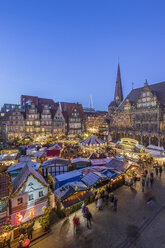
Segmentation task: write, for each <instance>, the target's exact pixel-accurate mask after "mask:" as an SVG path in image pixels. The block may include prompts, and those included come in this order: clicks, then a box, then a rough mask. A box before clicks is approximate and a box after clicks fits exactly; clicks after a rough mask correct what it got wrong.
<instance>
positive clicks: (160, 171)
mask: <svg viewBox="0 0 165 248" xmlns="http://www.w3.org/2000/svg"><path fill="white" fill-rule="evenodd" d="M159 173H160V177H161V175H162V166H160V167H159Z"/></svg>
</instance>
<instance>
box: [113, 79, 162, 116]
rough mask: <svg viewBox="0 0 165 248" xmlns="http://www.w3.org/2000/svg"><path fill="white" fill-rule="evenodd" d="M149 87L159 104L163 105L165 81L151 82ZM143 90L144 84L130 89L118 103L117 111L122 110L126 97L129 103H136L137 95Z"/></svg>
mask: <svg viewBox="0 0 165 248" xmlns="http://www.w3.org/2000/svg"><path fill="white" fill-rule="evenodd" d="M149 89H151V91H152V92H153V93H154V94H155V95H156V96H157V98H158V101H159V102H160V105H162V106H165V97H164V95H165V81H164V82H160V83H156V84H151V85H149ZM143 90H144V86H143V87H140V88H136V89H133V90H131V92H130V93H129V94H128V96H127V97H126V98H125V99H124V101H123V102H122V103H121V104H120V105H119V107H118V108H117V111H122V110H123V109H124V105H125V102H126V100H127V99H128V100H129V101H130V103H131V104H136V103H137V100H138V98H139V96H140V95H141V93H142V91H143Z"/></svg>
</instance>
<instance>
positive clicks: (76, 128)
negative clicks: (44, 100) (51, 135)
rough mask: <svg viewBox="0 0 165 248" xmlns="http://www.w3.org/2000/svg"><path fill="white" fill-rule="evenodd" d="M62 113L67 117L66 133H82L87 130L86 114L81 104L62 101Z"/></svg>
mask: <svg viewBox="0 0 165 248" xmlns="http://www.w3.org/2000/svg"><path fill="white" fill-rule="evenodd" d="M61 107H62V114H63V116H64V118H65V123H66V133H67V134H68V135H80V134H82V132H84V130H85V114H84V110H83V107H82V105H81V104H79V103H68V102H61Z"/></svg>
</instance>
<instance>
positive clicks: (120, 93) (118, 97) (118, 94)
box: [114, 64, 123, 106]
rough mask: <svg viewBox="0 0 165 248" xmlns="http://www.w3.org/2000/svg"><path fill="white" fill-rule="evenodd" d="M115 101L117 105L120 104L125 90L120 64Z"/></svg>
mask: <svg viewBox="0 0 165 248" xmlns="http://www.w3.org/2000/svg"><path fill="white" fill-rule="evenodd" d="M114 101H115V102H116V104H117V106H119V104H120V103H121V102H122V101H123V90H122V84H121V75H120V66H119V64H118V68H117V78H116V87H115V95H114Z"/></svg>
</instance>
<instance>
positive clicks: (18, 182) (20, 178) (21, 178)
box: [12, 164, 48, 193]
mask: <svg viewBox="0 0 165 248" xmlns="http://www.w3.org/2000/svg"><path fill="white" fill-rule="evenodd" d="M30 175H32V176H34V177H35V178H37V179H38V180H39V181H40V182H41V183H42V184H44V185H45V186H48V184H47V183H46V181H45V179H44V178H43V177H42V176H41V174H40V173H39V172H38V171H36V170H34V169H33V168H32V167H31V166H30V165H28V164H26V165H25V167H24V168H23V169H22V170H21V171H20V173H19V174H18V175H17V176H16V178H15V180H14V181H13V183H12V185H13V193H15V192H16V191H17V190H18V189H19V188H20V187H21V186H22V185H23V183H24V182H25V180H26V179H27V177H28V176H30Z"/></svg>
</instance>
